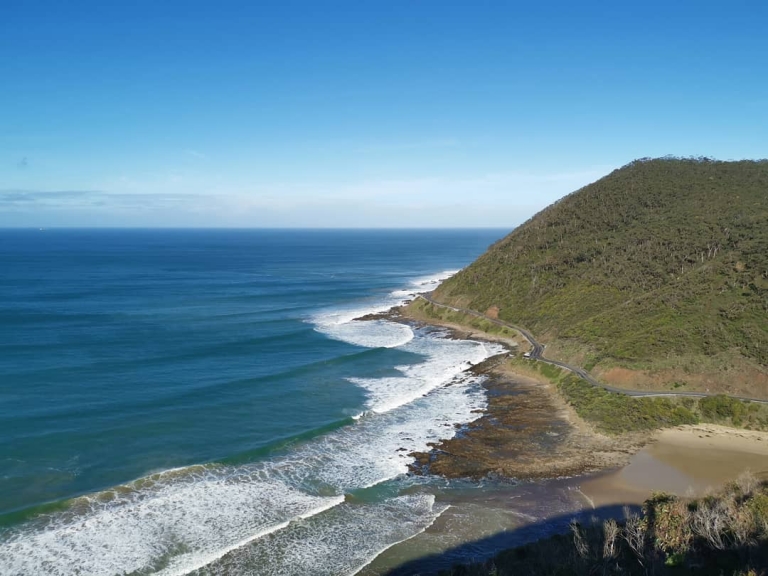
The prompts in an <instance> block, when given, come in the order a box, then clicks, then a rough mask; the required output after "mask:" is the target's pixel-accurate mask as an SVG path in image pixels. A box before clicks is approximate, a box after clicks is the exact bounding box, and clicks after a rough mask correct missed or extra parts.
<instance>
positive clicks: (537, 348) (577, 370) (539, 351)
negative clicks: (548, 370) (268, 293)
mask: <svg viewBox="0 0 768 576" xmlns="http://www.w3.org/2000/svg"><path fill="white" fill-rule="evenodd" d="M417 298H423V299H424V300H426V301H427V302H429V303H430V304H432V305H434V306H439V307H441V308H447V309H448V310H453V311H454V312H462V313H464V314H469V315H471V316H476V317H478V318H482V319H484V320H487V321H488V322H492V323H494V324H496V325H497V326H504V327H505V328H511V329H512V330H516V331H517V332H520V334H522V335H523V337H524V338H525V339H526V340H528V343H529V344H530V345H531V351H530V357H531V359H532V360H538V361H540V362H546V363H547V364H552V365H553V366H558V367H560V368H564V369H565V370H568V371H570V372H573V373H574V374H576V375H577V376H579V377H580V378H582V379H584V380H586V381H587V382H589V383H590V384H592V386H597V387H599V388H602V389H604V390H608V392H614V393H616V394H626V395H627V396H687V397H689V398H706V397H708V396H717V395H718V394H714V393H711V392H661V391H649V390H628V389H627V388H616V387H614V386H609V385H608V384H603V383H602V382H598V381H597V380H595V379H594V378H593V377H592V375H591V374H590V373H589V372H587V371H586V370H584V368H581V367H579V366H571V365H570V364H566V363H565V362H560V361H559V360H551V359H549V358H545V357H544V345H543V344H541V343H540V342H538V341H537V340H536V338H534V337H533V334H531V333H530V332H529V331H528V330H526V329H525V328H522V327H520V326H515V325H514V324H510V323H509V322H504V321H503V320H498V319H497V318H490V317H488V316H486V315H485V314H482V313H481V312H477V311H476V310H470V309H469V308H456V307H454V306H448V305H447V304H442V303H440V302H437V301H436V300H433V299H432V293H431V292H427V293H424V294H419V295H418V296H417ZM726 396H728V397H730V398H734V399H736V400H746V401H747V402H758V403H760V404H768V400H761V399H760V398H749V397H746V396H732V395H730V394H726Z"/></svg>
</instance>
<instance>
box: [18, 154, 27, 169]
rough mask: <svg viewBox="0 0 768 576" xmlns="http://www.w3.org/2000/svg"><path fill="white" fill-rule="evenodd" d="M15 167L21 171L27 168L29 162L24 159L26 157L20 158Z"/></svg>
mask: <svg viewBox="0 0 768 576" xmlns="http://www.w3.org/2000/svg"><path fill="white" fill-rule="evenodd" d="M16 166H17V167H19V168H21V169H22V170H23V169H24V168H26V167H27V166H29V160H28V159H27V157H26V156H24V158H22V159H21V160H19V161H18V162H17V163H16Z"/></svg>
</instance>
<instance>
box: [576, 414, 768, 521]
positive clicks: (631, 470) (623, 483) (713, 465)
mask: <svg viewBox="0 0 768 576" xmlns="http://www.w3.org/2000/svg"><path fill="white" fill-rule="evenodd" d="M745 471H750V472H752V473H753V474H755V475H756V476H757V477H758V478H764V479H768V433H767V432H756V431H750V430H738V429H734V428H726V427H725V426H716V425H714V424H699V425H696V426H681V427H679V428H672V429H668V430H662V431H660V432H658V433H657V434H656V436H655V438H654V441H653V442H652V443H651V444H649V445H648V446H646V447H645V448H643V449H642V450H640V452H638V453H637V454H635V455H634V456H633V457H632V458H631V460H630V462H629V464H628V465H627V466H625V467H623V468H621V469H620V470H617V471H612V472H608V473H603V474H600V475H598V476H597V477H595V478H592V479H589V480H587V481H585V482H582V483H581V486H580V489H581V492H582V493H583V494H584V495H585V497H587V498H588V499H589V500H590V501H591V502H592V503H593V504H594V506H598V507H599V506H604V505H607V504H614V503H617V502H633V503H641V502H643V501H644V500H645V499H646V498H648V497H649V496H650V495H651V493H652V492H668V493H671V494H677V495H679V496H687V495H692V496H693V495H695V496H699V495H702V494H705V493H706V492H707V491H708V490H710V489H713V488H716V487H718V486H720V485H722V484H723V483H725V482H728V481H731V480H735V479H736V478H737V477H738V476H739V475H740V474H741V473H743V472H745Z"/></svg>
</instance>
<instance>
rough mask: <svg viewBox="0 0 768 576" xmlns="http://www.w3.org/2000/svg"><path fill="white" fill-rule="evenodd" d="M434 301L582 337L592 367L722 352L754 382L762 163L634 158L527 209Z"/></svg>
mask: <svg viewBox="0 0 768 576" xmlns="http://www.w3.org/2000/svg"><path fill="white" fill-rule="evenodd" d="M434 297H435V298H436V299H437V300H439V301H442V302H445V303H449V304H454V305H457V306H460V307H465V308H471V309H473V310H478V311H481V312H482V311H485V310H488V309H489V308H491V307H493V306H496V307H498V309H499V313H498V314H499V318H500V319H502V320H506V321H508V322H510V323H513V324H519V325H521V326H525V327H526V328H528V329H530V330H532V331H533V332H534V334H536V335H537V336H539V337H541V338H542V339H543V340H544V341H547V342H549V343H551V344H557V343H558V342H570V343H572V345H573V346H575V347H581V349H583V350H585V351H586V352H585V354H586V357H582V358H581V360H582V364H583V365H589V366H593V367H596V368H598V369H610V368H611V367H613V366H621V367H626V368H629V369H631V370H636V371H637V370H647V371H651V370H658V369H659V368H664V367H668V366H669V365H670V364H671V360H673V359H674V358H685V359H686V365H687V364H690V363H691V359H692V358H694V359H695V358H696V357H697V356H698V357H700V358H702V359H706V358H711V357H715V356H718V355H720V356H721V357H723V358H725V359H726V360H724V363H727V359H728V358H733V359H735V360H734V361H733V362H732V364H733V366H736V367H738V370H736V371H737V372H738V371H739V370H744V369H745V367H746V369H747V370H748V371H749V372H750V375H752V374H758V375H760V376H761V377H762V379H763V380H765V375H766V374H768V369H766V368H767V367H768V160H762V161H740V162H718V161H713V160H709V159H677V158H664V159H656V160H649V159H643V160H638V161H635V162H632V163H631V164H629V165H627V166H624V167H623V168H621V169H619V170H615V171H614V172H612V173H611V174H609V175H608V176H606V177H604V178H602V179H601V180H599V181H597V182H595V183H593V184H590V185H589V186H586V187H584V188H582V189H581V190H579V191H577V192H574V193H573V194H571V195H569V196H567V197H565V198H563V199H562V200H560V201H558V202H556V203H555V204H553V205H552V206H550V207H548V208H547V209H545V210H543V211H542V212H540V213H539V214H537V215H535V216H534V217H533V218H531V219H530V220H529V221H528V222H526V223H525V224H523V225H521V226H519V227H518V228H517V229H516V230H514V231H513V232H512V233H511V234H510V235H508V236H507V237H506V238H504V239H502V240H500V241H499V242H497V243H496V244H494V245H493V246H491V248H490V249H489V250H488V251H487V252H486V253H485V254H483V255H482V256H481V257H480V258H479V259H478V260H477V261H475V262H474V263H473V264H472V265H470V266H468V267H467V268H465V269H464V270H462V271H461V272H460V273H458V274H457V275H455V276H454V277H452V278H449V279H448V280H446V281H445V282H444V283H443V284H442V285H441V286H440V287H439V288H438V289H437V290H436V292H435V294H434ZM563 359H565V360H568V359H570V360H573V359H572V358H563ZM693 364H694V365H696V363H695V362H694V363H693ZM701 367H702V369H704V368H706V370H712V369H714V370H715V372H717V371H718V370H721V369H723V370H724V369H726V368H729V367H725V366H720V367H718V366H715V367H714V368H713V367H712V366H710V365H709V364H708V363H707V362H705V361H703V362H702V363H701ZM672 372H673V371H668V373H667V374H666V377H667V379H668V380H670V382H671V381H673V380H674V378H675V376H674V374H673V373H672ZM729 374H730V376H731V381H732V380H733V376H734V370H733V369H732V370H731V371H730V372H729ZM664 378H665V374H659V373H658V372H657V373H655V374H654V379H651V382H653V383H654V384H655V385H658V384H665V383H667V384H668V382H665V381H664ZM660 380H661V382H660ZM743 380H744V382H745V384H744V387H749V386H750V384H749V383H750V382H754V381H755V379H754V378H752V377H745V378H744V379H743ZM731 385H733V384H731ZM767 392H768V391H764V393H767ZM746 395H750V394H746Z"/></svg>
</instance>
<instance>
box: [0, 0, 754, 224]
mask: <svg viewBox="0 0 768 576" xmlns="http://www.w3.org/2000/svg"><path fill="white" fill-rule="evenodd" d="M767 150H768V2H766V1H765V0H755V1H751V2H743V1H738V0H730V1H728V2H725V1H722V0H720V1H717V2H711V1H708V0H696V1H683V0H680V1H670V0H666V1H664V2H658V1H656V0H650V1H643V2H623V1H620V0H612V1H606V2H594V1H589V0H581V1H577V2H574V1H572V0H567V1H557V2H545V1H538V2H534V1H527V2H513V1H506V2H483V1H477V0H475V1H471V2H470V1H465V2H453V1H450V0H442V1H408V2H405V1H402V2H400V1H391V0H387V1H384V0H380V1H365V0H356V1H352V2H337V1H321V0H312V1H308V2H293V1H284V0H280V1H277V0H276V1H274V2H259V1H249V2H226V1H220V2H213V1H210V0H208V1H205V2H199V1H196V0H184V1H166V0H163V1H161V0H151V1H144V0H131V1H124V2H117V1H114V2H113V1H111V0H100V1H98V2H81V1H65V0H56V1H52V2H36V1H34V0H26V1H15V2H14V1H9V2H5V3H3V7H2V9H0V226H245V227H260V226H270V227H275V226H319V227H325V226H333V227H335V226H388V227H391V226H397V227H399V226H414V227H432V226H445V227H452V226H471V227H476V226H492V227H498V226H501V227H509V228H512V227H513V226H514V225H516V224H519V223H520V222H522V221H523V220H525V219H526V218H528V217H529V216H531V215H532V214H533V213H534V212H535V211H537V210H538V209H540V208H542V207H544V206H546V205H547V204H549V203H551V202H552V201H554V200H555V199H557V198H559V197H561V196H563V195H565V194H567V193H569V192H571V191H573V190H575V189H577V188H579V187H580V186H582V185H584V184H587V183H589V182H591V181H594V180H596V179H597V178H599V177H600V176H602V175H604V174H605V173H607V172H608V171H610V170H612V169H614V168H617V167H619V166H621V165H623V164H625V163H627V162H629V161H631V160H633V159H635V158H639V157H644V156H663V155H666V154H674V155H683V156H688V155H706V156H714V157H717V158H721V159H739V158H760V157H765V156H768V151H767Z"/></svg>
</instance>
